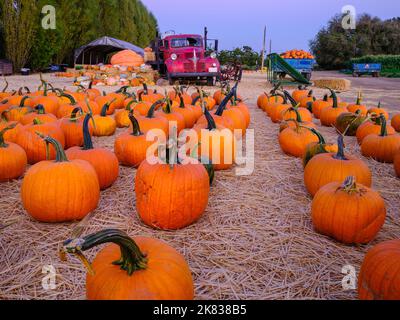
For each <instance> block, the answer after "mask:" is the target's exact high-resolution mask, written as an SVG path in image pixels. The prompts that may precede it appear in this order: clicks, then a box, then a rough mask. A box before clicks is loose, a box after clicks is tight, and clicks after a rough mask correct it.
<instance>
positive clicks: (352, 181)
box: [338, 176, 359, 193]
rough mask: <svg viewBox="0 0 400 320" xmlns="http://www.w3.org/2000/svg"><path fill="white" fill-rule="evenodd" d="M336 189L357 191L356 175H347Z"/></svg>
mask: <svg viewBox="0 0 400 320" xmlns="http://www.w3.org/2000/svg"><path fill="white" fill-rule="evenodd" d="M338 190H343V191H345V192H347V193H355V192H359V190H358V188H357V182H356V177H354V176H350V177H347V178H346V179H345V180H344V182H343V184H342V185H341V186H340V188H339V189H338Z"/></svg>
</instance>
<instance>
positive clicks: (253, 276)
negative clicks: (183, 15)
mask: <svg viewBox="0 0 400 320" xmlns="http://www.w3.org/2000/svg"><path fill="white" fill-rule="evenodd" d="M31 79H32V78H31ZM25 81H26V82H25V84H31V82H29V81H28V80H25ZM57 81H59V84H60V85H63V84H66V82H65V81H63V80H57ZM11 82H12V83H13V85H20V83H21V82H20V80H18V79H17V78H16V79H14V80H11ZM160 89H164V88H160ZM265 89H266V88H265V77H264V75H260V74H256V75H245V78H244V80H243V83H242V84H241V85H240V94H241V95H242V96H244V97H245V98H246V101H247V103H248V105H249V107H250V110H251V115H252V124H251V128H252V129H254V130H255V131H254V132H255V143H254V145H255V171H254V173H253V174H252V175H250V176H244V177H237V176H235V172H234V171H233V170H232V171H227V172H218V173H217V175H216V181H215V184H214V186H213V188H212V192H211V195H210V201H209V206H208V209H207V211H206V213H205V215H204V216H203V218H202V219H201V220H200V221H198V222H197V223H196V224H194V225H193V226H191V227H189V228H187V229H184V230H181V231H177V232H160V231H154V230H151V229H149V228H147V227H145V226H144V225H143V224H142V223H141V222H140V220H139V219H138V217H137V213H136V210H135V205H134V203H135V193H134V177H135V170H133V169H129V168H121V173H120V178H119V180H118V181H117V183H116V184H115V185H114V186H113V187H112V188H110V189H109V190H107V191H105V192H103V193H102V199H101V203H100V206H99V208H98V209H97V210H96V211H95V212H94V214H93V218H92V219H91V222H90V226H89V227H88V228H87V230H86V231H85V234H88V233H90V232H94V231H97V230H100V229H102V228H106V227H115V228H121V229H123V230H124V231H126V232H128V233H129V234H130V235H131V236H137V235H142V236H152V237H156V238H159V239H162V240H165V241H167V242H168V243H169V244H171V245H172V246H174V247H175V248H176V249H178V250H179V251H180V252H181V253H182V254H184V255H185V257H186V259H187V261H188V263H189V265H190V267H191V270H192V272H193V276H194V279H195V289H196V298H197V299H244V300H245V299H354V298H356V296H357V295H356V291H354V290H350V291H344V290H343V288H342V279H343V277H344V275H343V274H342V273H341V271H342V268H343V267H344V266H346V265H351V266H353V267H354V268H355V269H356V271H358V269H359V266H360V264H361V261H362V259H363V257H364V254H365V252H366V251H367V250H368V249H369V248H370V246H371V245H373V244H376V243H378V242H381V241H384V240H387V239H393V238H396V237H398V236H399V234H400V223H399V221H400V220H399V218H400V213H399V209H398V203H399V200H400V196H399V193H398V190H399V189H400V180H399V179H397V178H396V177H395V175H394V170H393V168H392V166H390V165H384V164H380V163H377V162H375V161H370V160H365V161H367V162H368V164H369V166H370V167H371V169H372V171H373V174H374V187H375V188H376V189H377V190H378V191H380V192H381V193H382V195H383V197H384V198H385V200H386V203H387V206H388V217H387V221H386V224H385V226H384V228H383V230H382V231H381V232H380V234H379V236H378V238H377V240H376V241H374V242H373V243H372V244H371V245H369V246H359V247H351V246H343V245H341V244H338V243H336V242H334V241H332V240H331V239H329V238H326V237H323V236H320V235H318V234H316V233H315V232H314V231H313V228H312V221H311V218H310V205H311V199H310V197H309V196H308V195H307V192H306V190H305V188H304V186H303V168H302V164H301V161H300V160H299V159H294V158H290V157H288V156H286V155H284V154H283V153H282V152H281V150H280V148H279V144H278V141H277V134H278V126H277V125H276V124H272V123H271V122H270V120H269V119H268V118H267V117H266V115H265V114H264V113H263V112H262V111H261V110H259V109H258V108H257V107H256V99H257V96H258V95H259V94H260V93H261V92H263V91H264V90H265ZM368 90H369V89H368ZM316 93H317V95H319V94H321V93H322V91H320V90H316ZM354 95H355V90H352V91H351V92H348V93H345V94H343V98H346V97H347V98H349V97H351V98H353V97H354ZM366 100H367V101H371V102H375V101H376V100H377V99H376V94H371V93H370V91H367V90H366ZM119 132H120V131H119ZM322 132H323V133H324V135H326V137H327V138H328V140H329V141H331V142H334V140H335V134H334V132H333V129H329V128H328V129H326V128H324V129H322ZM114 139H115V137H110V138H102V139H95V141H94V143H95V145H97V146H104V147H107V148H110V149H112V146H113V141H114ZM346 144H347V147H348V152H351V153H353V154H355V155H357V156H359V157H361V155H360V154H359V147H358V146H357V145H356V143H355V140H354V138H348V139H346ZM20 184H21V181H15V182H11V183H5V184H2V185H1V188H0V213H1V218H0V223H1V222H4V221H7V220H8V219H11V218H15V217H18V218H19V219H20V220H19V222H18V223H16V224H15V225H13V226H12V227H10V228H8V229H5V230H3V231H0V299H13V298H19V299H79V298H84V292H85V288H84V283H85V272H84V268H83V266H82V265H81V263H80V262H78V261H77V260H76V259H74V258H71V259H70V260H69V261H68V262H67V263H64V262H61V261H60V260H59V258H58V254H57V248H58V244H59V243H60V242H62V241H64V240H66V239H67V238H68V237H69V235H70V232H71V229H72V228H73V226H74V225H75V224H58V225H48V224H40V223H37V222H35V221H33V220H31V219H30V218H28V217H27V215H26V214H25V212H24V210H23V209H22V207H21V204H20V200H19V188H20ZM92 257H93V254H92V255H89V258H92ZM44 265H52V266H54V268H55V270H56V272H57V275H58V276H57V282H56V284H57V288H56V289H55V290H45V289H43V288H42V279H43V277H44V275H43V274H42V268H43V266H44Z"/></svg>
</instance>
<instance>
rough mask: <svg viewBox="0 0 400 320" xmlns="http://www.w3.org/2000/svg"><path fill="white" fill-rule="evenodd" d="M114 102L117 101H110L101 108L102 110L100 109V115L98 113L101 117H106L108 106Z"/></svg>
mask: <svg viewBox="0 0 400 320" xmlns="http://www.w3.org/2000/svg"><path fill="white" fill-rule="evenodd" d="M115 100H117V99H115V98H114V99H112V100H111V101H108V102H107V103H106V104H105V105H104V106H103V108H102V109H101V113H100V116H101V117H107V111H108V110H109V109H110V105H111V104H112V103H114V102H115Z"/></svg>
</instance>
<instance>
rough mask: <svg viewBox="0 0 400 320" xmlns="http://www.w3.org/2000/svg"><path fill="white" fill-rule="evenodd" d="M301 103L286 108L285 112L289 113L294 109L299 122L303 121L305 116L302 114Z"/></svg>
mask: <svg viewBox="0 0 400 320" xmlns="http://www.w3.org/2000/svg"><path fill="white" fill-rule="evenodd" d="M299 105H300V104H298V105H296V106H295V107H291V108H289V109H288V110H286V112H285V113H289V112H290V111H294V113H295V114H296V121H297V123H303V118H302V117H301V114H300V112H299Z"/></svg>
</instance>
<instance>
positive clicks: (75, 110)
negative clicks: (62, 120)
mask: <svg viewBox="0 0 400 320" xmlns="http://www.w3.org/2000/svg"><path fill="white" fill-rule="evenodd" d="M78 112H82V108H81V107H76V108H75V109H74V110H72V112H71V119H70V120H71V122H76V120H77V118H76V115H77V114H78Z"/></svg>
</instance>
